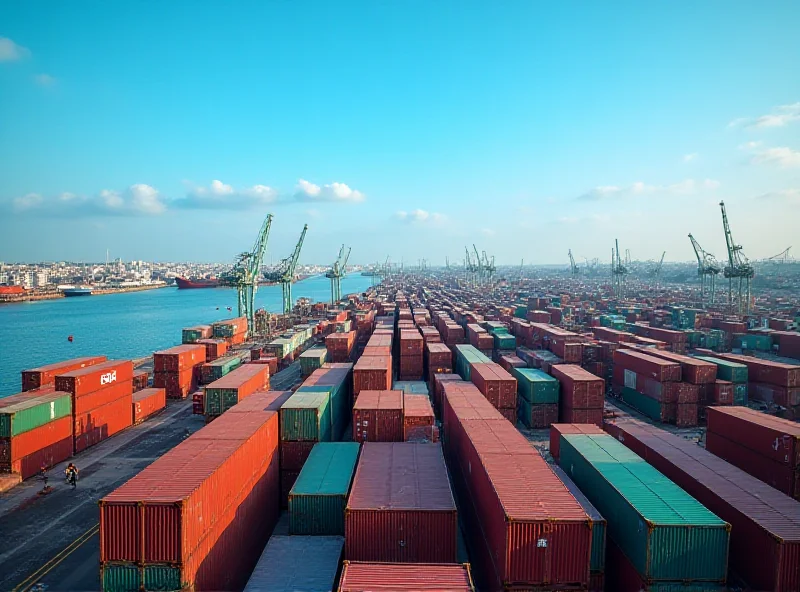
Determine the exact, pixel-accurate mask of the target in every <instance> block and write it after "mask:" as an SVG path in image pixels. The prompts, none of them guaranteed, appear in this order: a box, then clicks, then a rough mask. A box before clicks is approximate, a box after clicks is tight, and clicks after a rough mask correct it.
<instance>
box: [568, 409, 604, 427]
mask: <svg viewBox="0 0 800 592" xmlns="http://www.w3.org/2000/svg"><path fill="white" fill-rule="evenodd" d="M559 420H560V421H563V422H569V423H583V424H595V425H598V426H602V425H603V408H602V407H601V408H599V409H573V408H572V407H564V408H562V409H561V417H560V418H559Z"/></svg>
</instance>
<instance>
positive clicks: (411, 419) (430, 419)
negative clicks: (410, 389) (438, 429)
mask: <svg viewBox="0 0 800 592" xmlns="http://www.w3.org/2000/svg"><path fill="white" fill-rule="evenodd" d="M435 423H436V420H435V417H434V414H433V407H431V400H430V398H429V397H428V396H427V395H409V394H404V395H403V440H404V441H406V442H435V441H436V440H435V439H434V426H435Z"/></svg>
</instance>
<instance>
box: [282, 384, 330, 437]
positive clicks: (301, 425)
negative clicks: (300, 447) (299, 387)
mask: <svg viewBox="0 0 800 592" xmlns="http://www.w3.org/2000/svg"><path fill="white" fill-rule="evenodd" d="M280 430H281V440H294V441H303V440H305V441H311V442H330V441H331V415H330V395H329V394H328V393H320V392H316V393H315V392H297V393H294V394H293V395H292V396H291V397H289V399H288V400H287V401H286V402H285V403H284V404H283V405H281V410H280Z"/></svg>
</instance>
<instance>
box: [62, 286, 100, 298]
mask: <svg viewBox="0 0 800 592" xmlns="http://www.w3.org/2000/svg"><path fill="white" fill-rule="evenodd" d="M92 290H93V288H92V287H91V286H71V287H69V288H64V289H63V290H61V291H62V292H63V293H64V296H67V297H72V296H91V295H92Z"/></svg>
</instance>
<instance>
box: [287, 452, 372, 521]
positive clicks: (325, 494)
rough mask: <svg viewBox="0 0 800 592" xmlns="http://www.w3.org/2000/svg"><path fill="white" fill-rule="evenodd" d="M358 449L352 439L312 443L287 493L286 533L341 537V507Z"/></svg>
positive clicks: (343, 506)
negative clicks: (298, 473)
mask: <svg viewBox="0 0 800 592" xmlns="http://www.w3.org/2000/svg"><path fill="white" fill-rule="evenodd" d="M359 449H360V446H359V444H357V443H355V442H320V443H318V444H315V445H314V448H313V449H312V450H311V454H310V455H309V457H308V459H307V460H306V463H305V465H303V469H302V470H301V471H300V475H299V476H298V478H297V481H295V484H294V486H293V487H292V489H291V491H290V492H289V534H292V535H301V536H302V535H306V536H344V510H345V507H346V506H347V496H348V494H349V493H350V483H351V482H352V480H353V473H354V472H355V469H356V463H357V462H358V452H359Z"/></svg>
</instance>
